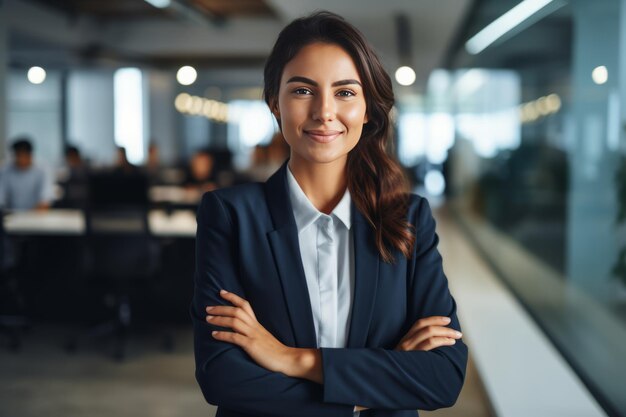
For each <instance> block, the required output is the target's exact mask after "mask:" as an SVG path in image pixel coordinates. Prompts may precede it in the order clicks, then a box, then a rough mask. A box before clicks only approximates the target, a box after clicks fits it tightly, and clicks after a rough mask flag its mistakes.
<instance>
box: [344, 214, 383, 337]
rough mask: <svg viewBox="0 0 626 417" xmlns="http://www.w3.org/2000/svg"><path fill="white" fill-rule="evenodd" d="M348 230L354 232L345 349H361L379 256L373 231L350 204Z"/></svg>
mask: <svg viewBox="0 0 626 417" xmlns="http://www.w3.org/2000/svg"><path fill="white" fill-rule="evenodd" d="M351 209H352V219H353V220H352V227H353V230H354V234H353V239H354V262H355V265H354V299H353V301H352V303H353V304H352V314H351V319H350V331H349V333H348V347H350V348H361V347H365V343H366V341H367V332H368V330H369V325H370V322H371V321H372V312H373V309H374V301H375V299H376V289H377V288H378V275H379V270H378V269H379V254H378V249H377V248H376V245H375V240H374V231H373V229H372V227H371V226H370V224H369V223H368V222H367V220H366V219H365V217H364V216H363V215H362V214H361V212H359V211H358V210H357V209H356V206H355V205H354V202H352V207H351Z"/></svg>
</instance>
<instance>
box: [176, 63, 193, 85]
mask: <svg viewBox="0 0 626 417" xmlns="http://www.w3.org/2000/svg"><path fill="white" fill-rule="evenodd" d="M197 77H198V73H197V72H196V70H195V68H194V67H190V66H188V65H186V66H184V67H181V68H180V69H179V70H178V72H177V73H176V79H177V80H178V82H179V83H181V84H182V85H191V84H193V83H194V81H196V78H197Z"/></svg>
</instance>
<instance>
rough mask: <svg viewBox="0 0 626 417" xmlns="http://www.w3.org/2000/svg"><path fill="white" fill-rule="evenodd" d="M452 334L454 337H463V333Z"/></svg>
mask: <svg viewBox="0 0 626 417" xmlns="http://www.w3.org/2000/svg"><path fill="white" fill-rule="evenodd" d="M454 334H455V335H456V337H463V333H461V332H454Z"/></svg>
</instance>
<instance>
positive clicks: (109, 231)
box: [67, 173, 173, 360]
mask: <svg viewBox="0 0 626 417" xmlns="http://www.w3.org/2000/svg"><path fill="white" fill-rule="evenodd" d="M85 220H86V223H85V225H86V234H85V245H84V249H85V256H84V264H85V271H86V274H85V276H86V279H88V280H89V283H90V284H91V287H92V289H93V288H99V289H100V290H99V298H100V301H101V302H103V304H104V306H105V307H106V308H108V309H109V310H111V312H112V314H111V316H110V318H109V320H107V321H105V322H103V323H101V324H99V325H97V326H95V327H92V328H91V329H89V330H88V331H87V332H86V333H85V334H83V335H82V336H79V337H76V338H74V339H72V340H71V341H70V342H69V343H68V345H67V349H68V351H70V352H72V351H75V350H76V349H77V348H78V344H79V341H80V340H84V339H95V338H98V339H101V338H102V337H104V336H114V342H115V345H114V350H113V357H114V358H115V359H117V360H123V359H124V358H125V357H126V353H127V352H126V351H127V347H128V339H129V333H130V328H131V324H132V322H133V320H132V318H133V308H132V303H131V298H132V296H133V295H135V294H137V293H139V294H140V295H142V296H143V295H145V293H147V292H149V291H150V287H151V285H150V284H151V280H152V279H153V278H154V277H155V275H156V272H157V271H158V269H159V246H158V242H156V241H155V240H154V239H153V237H152V236H151V234H150V230H149V227H148V180H147V178H146V177H145V176H143V175H141V174H139V173H137V174H132V175H129V174H121V173H104V174H103V173H101V174H96V175H92V176H90V178H89V202H88V206H87V208H86V210H85ZM165 340H166V342H165V344H166V345H167V347H168V348H172V347H173V342H172V341H171V337H170V336H169V335H168V336H166V338H165Z"/></svg>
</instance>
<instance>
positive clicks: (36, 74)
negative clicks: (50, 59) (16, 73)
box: [27, 67, 46, 84]
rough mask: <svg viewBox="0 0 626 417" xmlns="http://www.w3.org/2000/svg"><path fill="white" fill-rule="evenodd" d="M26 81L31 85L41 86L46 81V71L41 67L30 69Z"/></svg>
mask: <svg viewBox="0 0 626 417" xmlns="http://www.w3.org/2000/svg"><path fill="white" fill-rule="evenodd" d="M27 77H28V81H30V82H31V83H33V84H41V83H42V82H44V80H45V79H46V70H44V69H43V68H41V67H31V68H30V69H29V70H28V74H27Z"/></svg>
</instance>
